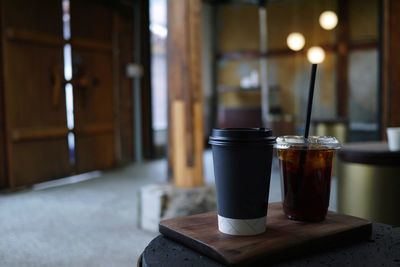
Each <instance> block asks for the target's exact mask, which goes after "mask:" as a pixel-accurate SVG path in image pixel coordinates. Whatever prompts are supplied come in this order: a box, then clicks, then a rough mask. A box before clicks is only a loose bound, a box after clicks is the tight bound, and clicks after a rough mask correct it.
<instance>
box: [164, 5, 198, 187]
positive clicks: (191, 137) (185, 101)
mask: <svg viewBox="0 0 400 267" xmlns="http://www.w3.org/2000/svg"><path fill="white" fill-rule="evenodd" d="M201 5H202V3H201V1H200V0H189V1H186V0H178V1H169V2H168V12H169V20H168V28H169V34H168V36H169V38H168V48H167V49H168V55H169V57H168V90H169V99H168V101H169V105H168V106H169V127H168V131H169V148H168V162H169V172H170V175H171V176H172V179H173V181H174V183H175V185H176V186H178V187H194V186H199V185H202V184H203V176H202V175H203V173H202V168H203V156H202V154H203V145H202V144H201V143H200V142H203V132H204V131H203V127H204V126H203V96H202V85H201V42H200V40H201Z"/></svg>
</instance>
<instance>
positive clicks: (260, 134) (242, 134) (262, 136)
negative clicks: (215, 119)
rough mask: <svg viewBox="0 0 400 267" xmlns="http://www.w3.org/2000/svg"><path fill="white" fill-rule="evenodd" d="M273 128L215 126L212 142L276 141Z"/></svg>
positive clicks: (270, 142) (211, 137) (269, 142)
mask: <svg viewBox="0 0 400 267" xmlns="http://www.w3.org/2000/svg"><path fill="white" fill-rule="evenodd" d="M275 139H276V138H275V137H274V136H272V130H271V129H268V128H222V129H218V128H215V129H213V130H212V135H211V136H210V144H216V142H218V143H220V142H263V143H264V142H265V143H268V144H274V143H275Z"/></svg>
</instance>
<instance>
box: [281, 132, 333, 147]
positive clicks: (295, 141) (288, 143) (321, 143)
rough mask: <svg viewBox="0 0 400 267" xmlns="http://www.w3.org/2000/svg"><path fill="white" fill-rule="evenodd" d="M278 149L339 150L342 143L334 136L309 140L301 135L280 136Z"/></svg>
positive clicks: (309, 138) (310, 137) (313, 137)
mask: <svg viewBox="0 0 400 267" xmlns="http://www.w3.org/2000/svg"><path fill="white" fill-rule="evenodd" d="M275 147H276V148H278V149H287V148H294V149H305V148H307V149H327V148H328V149H339V148H340V147H341V144H340V142H339V141H338V140H337V139H336V138H335V137H332V136H309V137H308V138H307V139H305V138H304V136H300V135H285V136H279V137H278V138H277V139H276V146H275Z"/></svg>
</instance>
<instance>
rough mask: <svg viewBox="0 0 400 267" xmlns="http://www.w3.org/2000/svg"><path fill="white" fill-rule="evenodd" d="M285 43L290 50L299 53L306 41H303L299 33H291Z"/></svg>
mask: <svg viewBox="0 0 400 267" xmlns="http://www.w3.org/2000/svg"><path fill="white" fill-rule="evenodd" d="M286 43H287V45H288V46H289V48H290V49H292V50H294V51H299V50H301V49H302V48H303V47H304V45H305V43H306V40H305V39H304V36H303V35H302V34H301V33H299V32H292V33H291V34H289V35H288V37H287V39H286Z"/></svg>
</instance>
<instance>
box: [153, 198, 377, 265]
mask: <svg viewBox="0 0 400 267" xmlns="http://www.w3.org/2000/svg"><path fill="white" fill-rule="evenodd" d="M159 228H160V233H162V234H164V235H165V236H167V237H168V238H171V239H173V240H175V241H177V242H179V243H182V244H184V245H186V246H188V247H190V248H192V249H194V250H196V251H198V252H200V253H202V254H204V255H206V256H208V257H210V258H212V259H215V260H217V261H219V262H221V263H224V264H227V265H246V264H249V263H252V264H256V263H264V264H265V263H272V262H276V261H279V260H281V259H289V258H290V257H293V256H297V255H303V254H308V253H310V252H316V251H318V250H321V249H326V248H328V247H333V246H340V245H344V244H348V243H349V242H356V241H361V240H367V239H368V238H369V237H370V235H371V231H372V224H371V222H369V221H367V220H364V219H360V218H356V217H352V216H347V215H342V214H337V213H333V212H329V213H328V215H327V218H326V220H325V221H323V222H320V223H305V222H297V221H292V220H288V219H287V218H286V217H285V216H284V214H283V211H282V204H281V203H273V204H269V207H268V216H267V230H266V232H265V233H263V234H261V235H258V236H246V237H243V236H230V235H226V234H223V233H220V232H219V231H218V223H217V215H216V213H215V212H208V213H203V214H198V215H193V216H186V217H181V218H175V219H170V220H164V221H162V222H160V225H159Z"/></svg>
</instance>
